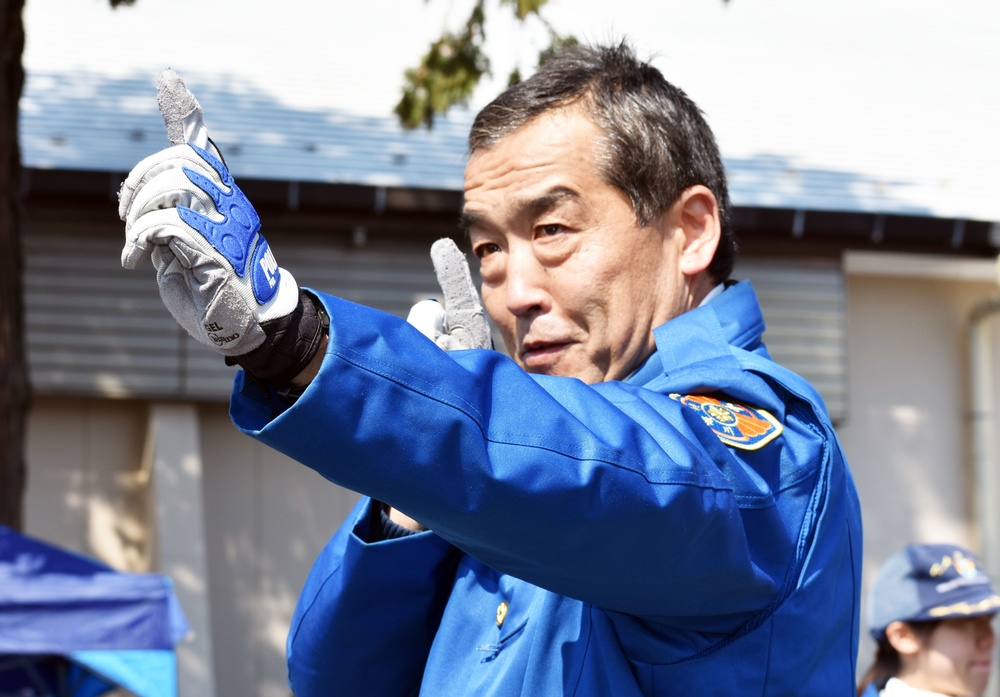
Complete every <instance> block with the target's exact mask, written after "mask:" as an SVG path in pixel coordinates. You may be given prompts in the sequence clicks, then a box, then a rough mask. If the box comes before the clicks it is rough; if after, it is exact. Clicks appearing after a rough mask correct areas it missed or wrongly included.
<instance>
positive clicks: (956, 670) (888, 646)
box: [858, 544, 1000, 697]
mask: <svg viewBox="0 0 1000 697" xmlns="http://www.w3.org/2000/svg"><path fill="white" fill-rule="evenodd" d="M998 610H1000V595H997V594H996V592H995V591H994V590H993V586H992V585H991V584H990V579H989V577H988V576H987V575H986V572H985V571H984V570H983V566H982V562H981V561H980V560H979V557H977V556H976V555H975V554H973V553H972V552H970V551H969V550H967V549H965V548H963V547H959V546H958V545H953V544H911V545H907V546H906V547H904V548H903V549H901V550H900V551H898V552H896V553H895V554H893V555H892V556H891V557H889V558H888V559H887V560H886V561H885V563H884V564H883V565H882V568H881V569H880V570H879V573H878V577H877V578H876V579H875V585H874V586H873V587H872V594H871V601H870V602H869V604H868V614H869V621H868V629H869V631H870V632H871V635H872V637H873V638H874V639H875V641H877V642H878V647H877V649H876V654H875V660H874V662H873V663H872V665H871V667H870V668H869V669H868V670H867V671H866V673H865V675H864V677H862V679H861V682H860V683H859V686H858V695H859V697H879V695H882V697H935V696H936V695H940V696H942V697H976V695H980V694H982V692H983V690H984V689H986V683H987V681H988V680H989V677H990V670H991V669H992V664H993V647H994V643H995V640H996V637H995V633H994V629H993V625H992V621H993V617H994V615H996V613H997V611H998Z"/></svg>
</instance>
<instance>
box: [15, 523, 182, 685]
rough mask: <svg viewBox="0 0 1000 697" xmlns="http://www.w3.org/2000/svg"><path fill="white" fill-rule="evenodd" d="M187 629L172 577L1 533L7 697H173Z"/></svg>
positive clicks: (17, 535) (22, 536)
mask: <svg viewBox="0 0 1000 697" xmlns="http://www.w3.org/2000/svg"><path fill="white" fill-rule="evenodd" d="M187 631H188V624H187V621H186V620H185V619H184V615H183V613H182V612H181V609H180V606H179V604H178V602H177V599H176V596H175V595H174V592H173V584H172V582H171V580H170V578H169V577H166V576H162V575H159V574H134V573H123V572H118V571H115V570H114V569H112V568H111V567H109V566H107V565H105V564H102V563H100V562H98V561H96V560H93V559H89V558H87V557H84V556H81V555H78V554H75V553H72V552H69V551H66V550H64V549H60V548H58V547H55V546H53V545H50V544H47V543H45V542H42V541H40V540H36V539H33V538H31V537H27V536H25V535H21V534H19V533H17V532H15V531H13V530H10V529H9V528H6V527H3V526H0V697H4V696H5V695H8V694H16V695H26V696H28V697H30V696H31V695H35V694H46V695H48V694H52V695H58V696H59V697H96V696H97V695H102V694H104V693H105V692H108V691H109V690H111V689H114V688H116V687H123V688H125V689H127V690H128V691H130V692H132V693H133V694H135V695H137V696H138V697H176V695H177V662H176V656H175V654H174V647H175V646H176V645H177V643H178V642H179V641H180V640H181V639H182V638H183V636H184V635H185V634H186V633H187ZM27 690H31V691H27Z"/></svg>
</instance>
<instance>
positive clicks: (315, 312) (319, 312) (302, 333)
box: [226, 289, 330, 391]
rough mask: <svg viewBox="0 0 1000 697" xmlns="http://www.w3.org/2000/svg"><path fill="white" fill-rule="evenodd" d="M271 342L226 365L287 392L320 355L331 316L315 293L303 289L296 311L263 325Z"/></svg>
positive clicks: (229, 360) (232, 358)
mask: <svg viewBox="0 0 1000 697" xmlns="http://www.w3.org/2000/svg"><path fill="white" fill-rule="evenodd" d="M260 326H261V329H263V330H264V334H265V335H266V336H267V339H266V340H265V341H264V343H263V344H261V345H260V346H258V347H257V348H255V349H254V350H253V351H250V352H249V353H244V354H243V355H241V356H226V365H239V366H240V367H241V368H243V370H245V371H247V373H249V374H250V376H251V377H252V378H253V379H254V380H255V381H257V382H267V383H270V384H271V386H272V387H274V388H275V390H278V391H281V390H287V389H288V388H289V387H290V386H291V382H292V379H293V378H294V377H295V376H296V375H298V374H299V373H301V372H302V371H303V370H305V367H306V366H307V365H309V361H311V360H312V358H313V356H315V355H316V351H317V349H319V345H320V342H321V341H322V340H323V335H324V334H326V333H327V331H328V330H329V328H330V317H329V316H328V315H327V314H326V310H324V309H323V305H322V303H320V301H319V298H317V297H316V296H315V295H313V294H312V293H309V292H307V291H304V290H301V289H300V290H299V304H298V305H297V306H296V307H295V310H293V311H292V312H290V313H289V314H287V315H285V316H284V317H277V318H275V319H272V320H268V321H266V322H262V323H261V325H260Z"/></svg>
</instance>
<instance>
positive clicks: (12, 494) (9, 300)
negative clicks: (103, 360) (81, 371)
mask: <svg viewBox="0 0 1000 697" xmlns="http://www.w3.org/2000/svg"><path fill="white" fill-rule="evenodd" d="M23 9H24V0H0V524H3V525H6V526H8V527H12V528H15V529H18V530H19V529H21V527H22V524H23V522H24V509H23V498H24V485H25V462H24V440H25V426H26V423H27V415H28V408H29V405H30V400H31V396H30V390H29V386H28V371H27V361H26V359H25V346H24V302H23V288H22V272H23V262H22V257H21V211H22V208H21V151H20V147H19V145H18V131H17V119H18V102H19V101H20V98H21V88H22V86H23V85H24V66H23V65H22V64H21V55H22V53H23V50H24V23H23V20H22V16H21V13H22V10H23Z"/></svg>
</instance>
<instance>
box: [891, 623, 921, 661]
mask: <svg viewBox="0 0 1000 697" xmlns="http://www.w3.org/2000/svg"><path fill="white" fill-rule="evenodd" d="M885 638H886V639H887V640H888V641H889V644H890V645H891V646H892V648H894V649H896V651H898V652H899V653H900V655H902V656H912V655H914V654H916V653H917V651H919V650H920V646H921V643H920V637H918V636H917V633H916V632H914V631H913V627H911V626H910V625H908V624H907V623H906V622H892V623H890V624H889V626H888V627H886V628H885Z"/></svg>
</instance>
